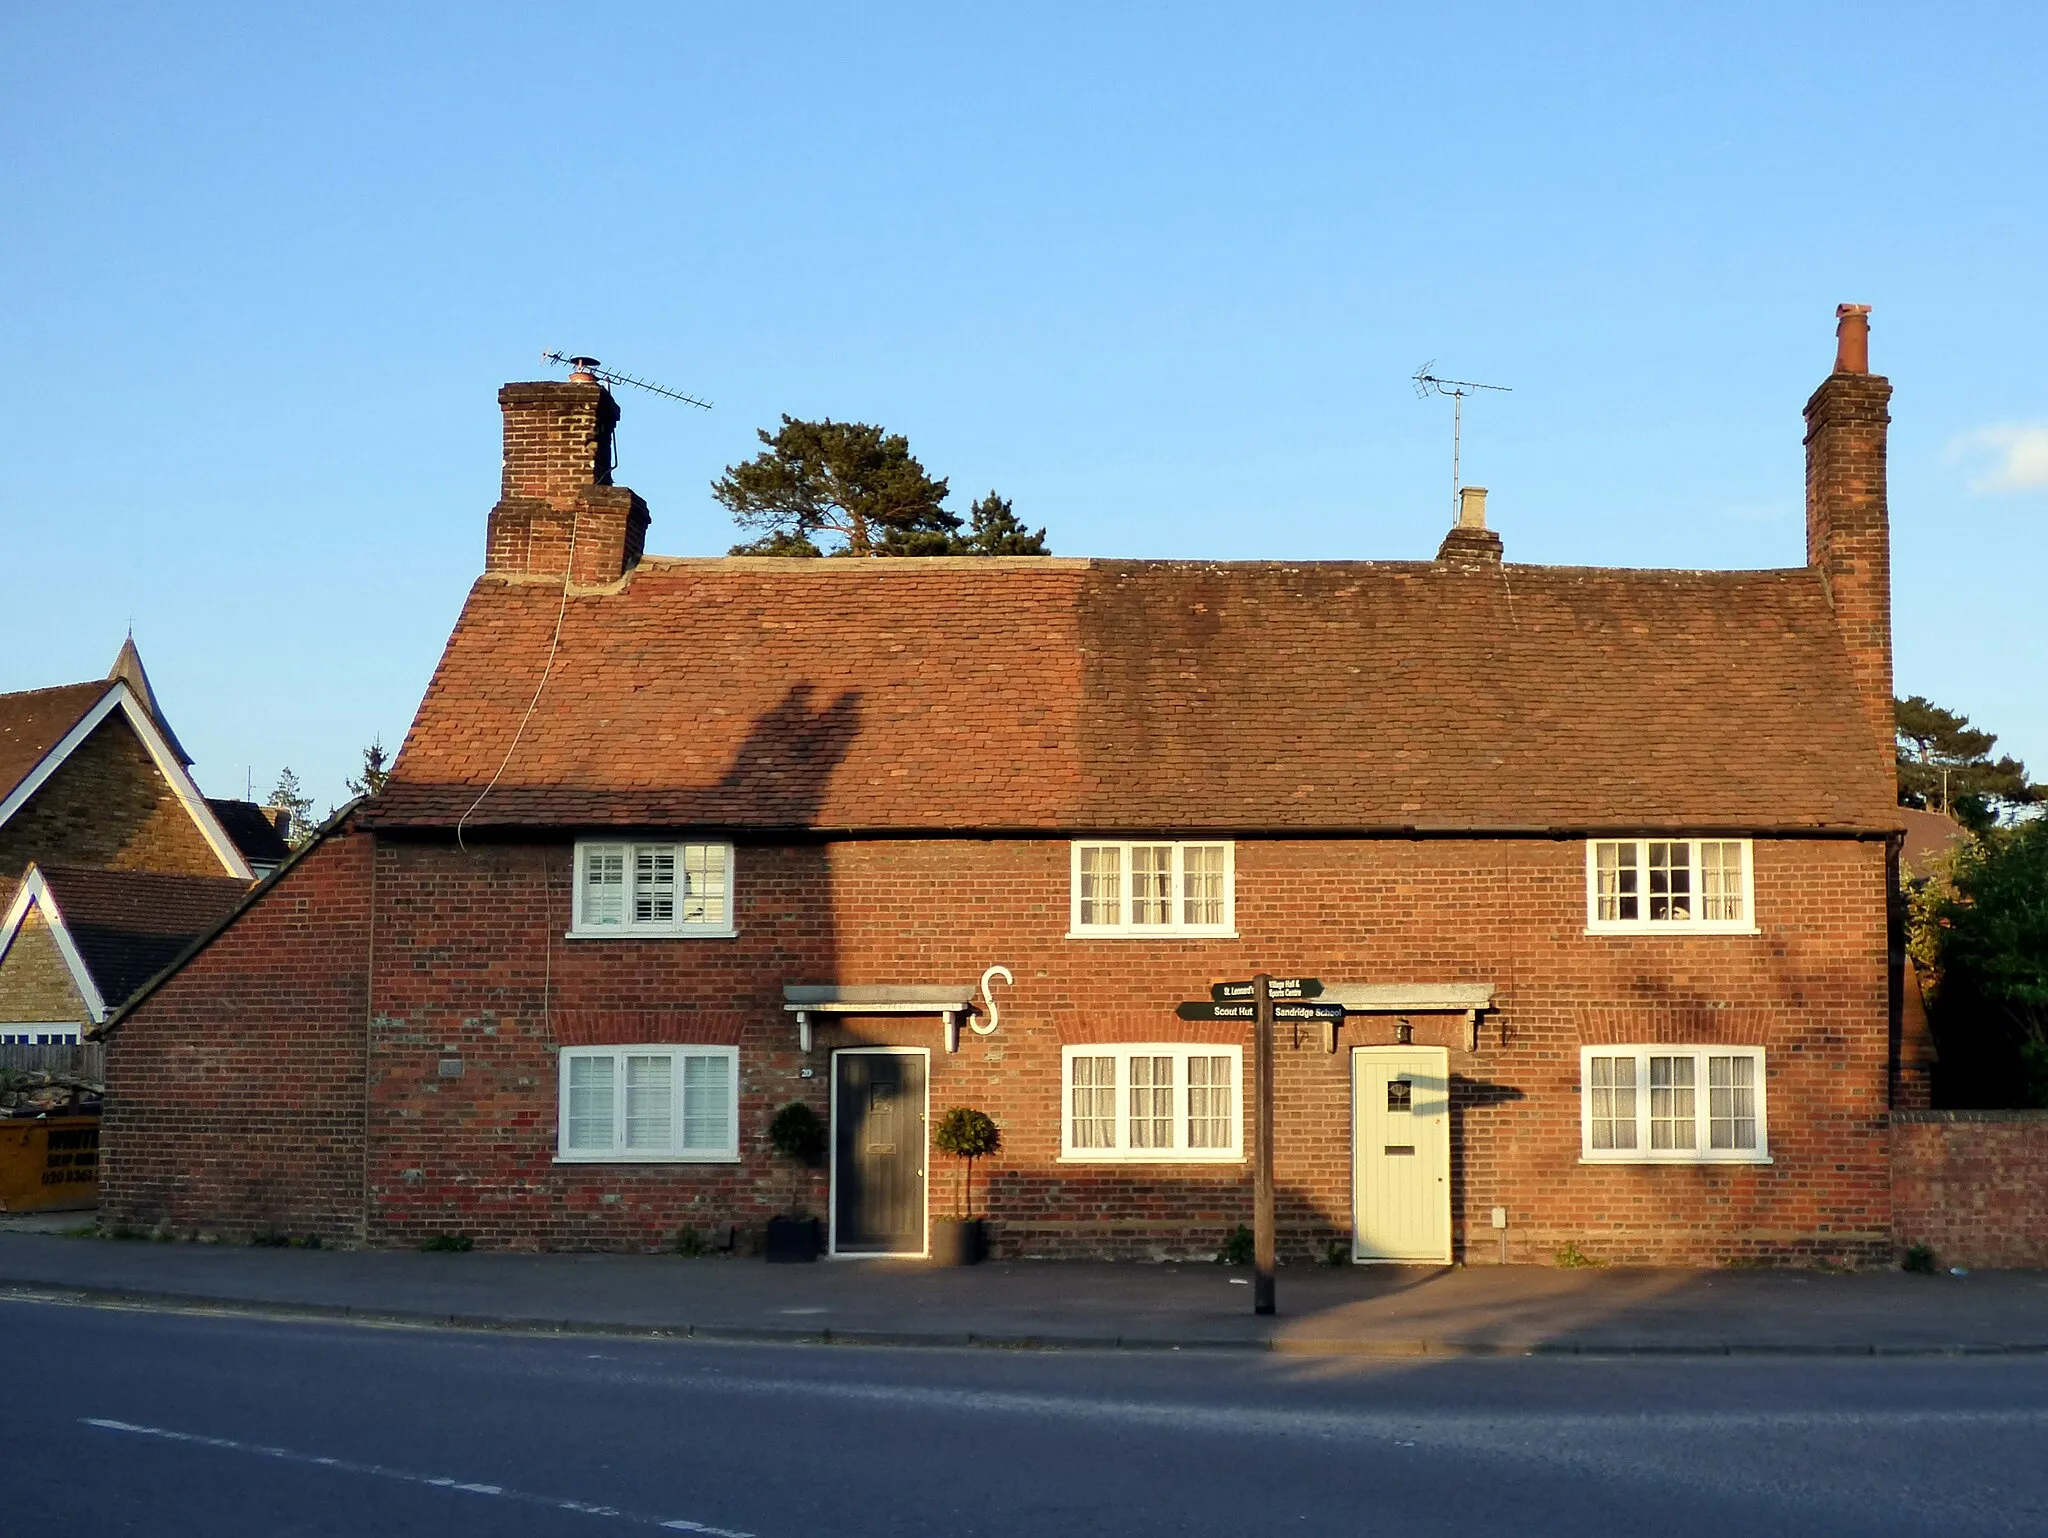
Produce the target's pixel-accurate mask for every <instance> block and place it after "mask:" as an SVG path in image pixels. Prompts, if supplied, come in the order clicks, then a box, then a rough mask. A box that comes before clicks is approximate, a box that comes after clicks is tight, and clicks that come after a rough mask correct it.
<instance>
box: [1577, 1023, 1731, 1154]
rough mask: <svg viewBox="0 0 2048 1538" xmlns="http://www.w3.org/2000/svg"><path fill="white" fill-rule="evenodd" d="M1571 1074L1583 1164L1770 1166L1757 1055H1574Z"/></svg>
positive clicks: (1607, 1050) (1662, 1051)
mask: <svg viewBox="0 0 2048 1538" xmlns="http://www.w3.org/2000/svg"><path fill="white" fill-rule="evenodd" d="M1579 1067H1580V1075H1579V1126H1580V1146H1579V1157H1580V1159H1581V1160H1583V1161H1585V1162H1588V1163H1595V1164H1712V1163H1721V1164H1768V1163H1770V1162H1771V1156H1770V1146H1769V1142H1768V1140H1767V1138H1766V1136H1765V1124H1764V1049H1763V1048H1762V1047H1675V1046H1667V1045H1659V1046H1627V1047H1582V1048H1580V1051H1579Z"/></svg>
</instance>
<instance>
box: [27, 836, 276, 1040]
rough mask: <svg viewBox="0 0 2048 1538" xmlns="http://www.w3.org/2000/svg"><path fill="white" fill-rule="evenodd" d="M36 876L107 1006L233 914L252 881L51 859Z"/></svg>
mask: <svg viewBox="0 0 2048 1538" xmlns="http://www.w3.org/2000/svg"><path fill="white" fill-rule="evenodd" d="M42 875H43V881H44V883H45V885H46V887H47V889H48V891H49V894H50V896H51V897H52V898H53V899H54V900H55V902H56V905H57V911H58V912H59V913H61V914H62V915H63V920H64V927H65V929H66V930H67V931H68V932H69V934H70V936H71V941H72V944H74V945H75V946H76V947H77V948H78V955H79V959H80V960H81V961H83V962H84V963H85V968H86V970H87V971H88V972H90V973H91V974H92V979H93V983H94V985H95V986H96V987H97V988H98V989H99V993H100V997H101V998H102V999H103V1000H104V1001H105V1002H106V1004H107V1006H108V1007H109V1008H110V1009H111V1008H117V1007H119V1005H120V1004H121V1002H122V1000H124V999H126V998H127V997H128V995H129V994H131V993H133V992H134V991H135V990H136V989H137V988H139V987H141V986H142V985H143V984H144V983H146V982H148V981H149V979H150V978H152V977H154V976H155V975H156V974H157V973H158V972H160V971H162V970H163V969H164V967H166V966H167V965H169V964H170V962H171V961H172V959H173V958H175V957H176V956H177V955H178V953H179V952H180V951H182V950H184V949H185V948H186V947H187V946H188V945H190V944H191V943H192V941H193V940H194V939H195V938H197V937H198V936H199V935H200V934H202V933H204V932H205V931H206V930H207V929H209V928H211V927H212V926H213V925H214V924H216V923H218V922H219V921H220V920H221V919H222V918H224V917H226V916H227V915H228V914H229V913H231V912H233V911H234V908H235V906H236V904H238V903H239V902H241V900H242V899H243V898H244V897H245V896H246V895H248V892H249V887H250V883H248V882H246V881H239V880H236V879H235V878H234V877H232V876H178V875H170V874H166V873H164V872H162V871H142V870H86V869H79V868H74V867H69V866H55V865H53V866H46V867H43V868H42Z"/></svg>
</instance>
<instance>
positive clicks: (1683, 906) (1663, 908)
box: [1586, 838, 1756, 934]
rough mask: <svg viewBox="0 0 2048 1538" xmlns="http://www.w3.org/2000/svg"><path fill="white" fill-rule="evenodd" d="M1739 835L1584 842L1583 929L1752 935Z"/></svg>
mask: <svg viewBox="0 0 2048 1538" xmlns="http://www.w3.org/2000/svg"><path fill="white" fill-rule="evenodd" d="M1751 857H1752V845H1751V843H1750V841H1749V840H1748V839H1745V838H1692V839H1686V838H1595V839H1588V840H1587V841H1586V928H1587V929H1588V930H1590V931H1591V932H1593V933H1595V934H1622V933H1631V932H1645V933H1656V932H1661V933H1667V934H1676V933H1692V934H1754V933H1755V932H1756V905H1755V892H1754V885H1755V883H1754V881H1753V879H1752V874H1751V864H1752V859H1751Z"/></svg>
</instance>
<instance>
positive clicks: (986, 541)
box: [951, 491, 1050, 555]
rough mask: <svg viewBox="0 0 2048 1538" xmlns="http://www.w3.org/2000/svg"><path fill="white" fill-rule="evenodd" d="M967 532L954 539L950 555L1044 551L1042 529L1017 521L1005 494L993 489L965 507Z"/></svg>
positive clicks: (1042, 553) (1022, 553) (1014, 553)
mask: <svg viewBox="0 0 2048 1538" xmlns="http://www.w3.org/2000/svg"><path fill="white" fill-rule="evenodd" d="M967 516H968V522H967V533H966V534H965V535H964V536H958V537H956V538H955V539H954V541H953V544H954V547H955V548H954V549H953V551H952V552H951V553H952V554H954V555H1047V554H1049V553H1050V552H1049V551H1047V549H1046V548H1045V530H1043V529H1040V530H1039V531H1038V532H1037V533H1035V534H1034V533H1033V532H1032V531H1031V530H1029V529H1027V528H1025V527H1024V525H1023V524H1022V523H1020V522H1018V521H1017V515H1016V513H1015V512H1014V511H1012V509H1011V507H1010V501H1009V498H1007V497H999V496H997V495H996V494H995V493H994V492H993V491H991V492H990V493H989V494H988V495H987V496H985V497H983V498H982V499H981V500H980V501H979V502H977V503H975V504H974V506H973V507H972V508H970V509H968V515H967Z"/></svg>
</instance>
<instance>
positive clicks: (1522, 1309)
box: [0, 1231, 2048, 1356]
mask: <svg viewBox="0 0 2048 1538" xmlns="http://www.w3.org/2000/svg"><path fill="white" fill-rule="evenodd" d="M1248 1280H1249V1278H1248V1275H1247V1273H1246V1272H1244V1271H1242V1270H1237V1269H1233V1268H1230V1267H1226V1266H1215V1265H1179V1266H1173V1265H1160V1266H1154V1265H1133V1264H1121V1265H1119V1264H1088V1263H1076V1262H1030V1261H1019V1262H1001V1263H992V1264H988V1265H982V1266H976V1267H972V1268H966V1269H960V1270H947V1269H941V1268H935V1267H931V1266H926V1265H923V1264H920V1263H916V1262H900V1261H836V1262H835V1261H821V1262H819V1263H817V1264H815V1265H797V1266H771V1265H768V1264H766V1263H765V1262H763V1261H760V1260H757V1259H737V1258H727V1257H715V1258H702V1259H684V1258H682V1257H680V1256H667V1255H517V1254H495V1253H472V1254H466V1255H463V1254H417V1253H413V1252H410V1251H396V1250H353V1251H326V1250H322V1251H306V1250H272V1249H250V1248H242V1247H236V1246H227V1245H200V1244H163V1243H153V1242H148V1241H126V1242H119V1241H113V1240H106V1239H90V1238H65V1237H59V1236H56V1235H51V1234H37V1233H22V1232H18V1231H0V1296H15V1297H65V1298H74V1299H81V1300H90V1301H100V1302H126V1303H133V1304H147V1305H157V1306H169V1307H189V1308H206V1309H215V1310H226V1311H231V1312H237V1313H249V1314H258V1315H268V1316H282V1317H304V1318H318V1317H338V1318H356V1319H363V1320H374V1321H379V1322H386V1323H399V1324H418V1325H453V1326H461V1327H472V1328H483V1329H502V1330H535V1331H586V1332H591V1333H600V1334H604V1333H610V1334H645V1335H669V1336H697V1337H702V1338H706V1339H725V1340H763V1341H774V1340H789V1341H831V1342H841V1343H869V1344H898V1345H937V1346H960V1345H990V1346H1016V1347H1024V1346H1045V1347H1056V1346H1057V1347H1120V1348H1152V1349H1160V1350H1172V1349H1179V1350H1198V1349H1228V1348H1236V1349H1245V1350H1266V1351H1280V1352H1299V1353H1306V1354H1331V1355H1363V1356H1429V1355H1495V1354H1516V1353H1523V1352H1559V1353H1594V1354H1603V1353H1606V1354H1639V1353H1658V1354H1715V1353H1743V1352H1772V1353H1787V1352H1791V1353H1800V1352H1804V1353H1813V1354H1892V1353H1900V1354H1912V1353H1934V1354H1939V1353H1982V1352H2020V1353H2026V1352H2039V1353H2048V1273H2040V1272H1979V1273H1975V1274H1973V1275H1971V1276H1968V1277H1964V1278H1957V1277H1951V1276H1947V1275H1942V1276H1931V1277H1930V1276H1911V1275H1907V1274H1905V1273H1902V1272H1863V1273H1856V1274H1836V1273H1825V1272H1813V1271H1790V1270H1724V1271H1681V1270H1621V1269H1616V1270H1580V1271H1560V1270H1552V1269H1549V1268H1547V1267H1521V1266H1511V1267H1478V1268H1473V1269H1469V1270H1467V1269H1452V1268H1434V1267H1338V1268H1326V1267H1304V1268H1288V1269H1284V1270H1282V1272H1281V1273H1280V1278H1279V1300H1280V1313H1279V1314H1278V1315H1277V1316H1275V1317H1273V1318H1265V1319H1262V1318H1259V1317H1258V1316H1256V1315H1254V1314H1253V1313H1252V1311H1251V1288H1250V1286H1249V1285H1248Z"/></svg>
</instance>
